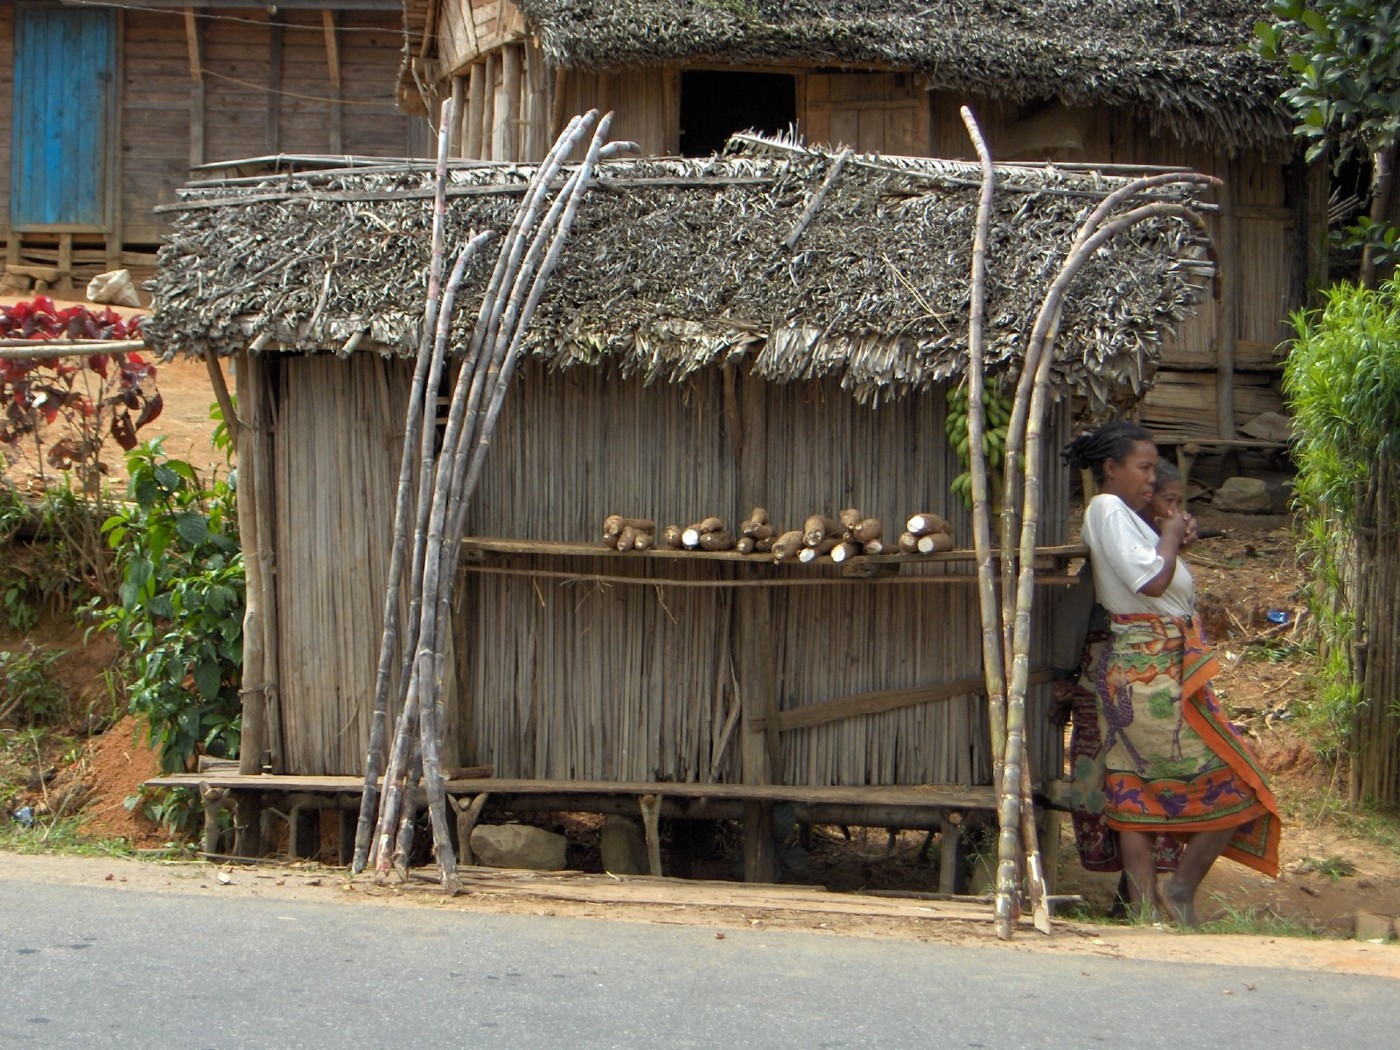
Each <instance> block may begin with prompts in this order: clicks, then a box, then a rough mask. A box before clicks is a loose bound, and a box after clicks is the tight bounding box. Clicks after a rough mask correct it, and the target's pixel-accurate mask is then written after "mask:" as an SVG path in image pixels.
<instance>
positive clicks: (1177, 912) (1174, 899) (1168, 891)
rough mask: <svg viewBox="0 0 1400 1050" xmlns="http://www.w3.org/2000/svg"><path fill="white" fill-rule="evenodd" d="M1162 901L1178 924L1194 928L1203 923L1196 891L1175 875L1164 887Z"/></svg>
mask: <svg viewBox="0 0 1400 1050" xmlns="http://www.w3.org/2000/svg"><path fill="white" fill-rule="evenodd" d="M1162 903H1163V904H1165V905H1166V908H1167V911H1168V912H1169V913H1170V915H1171V918H1172V919H1173V920H1175V922H1176V923H1177V925H1179V926H1186V927H1188V928H1194V927H1196V926H1199V925H1200V924H1201V920H1200V917H1199V916H1198V915H1197V914H1196V891H1195V890H1194V889H1192V888H1191V887H1189V886H1184V885H1182V884H1181V883H1180V882H1179V881H1178V880H1177V879H1176V877H1175V876H1173V877H1172V878H1170V879H1168V880H1167V884H1166V885H1165V886H1163V887H1162Z"/></svg>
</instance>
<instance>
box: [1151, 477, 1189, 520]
mask: <svg viewBox="0 0 1400 1050" xmlns="http://www.w3.org/2000/svg"><path fill="white" fill-rule="evenodd" d="M1182 496H1183V490H1182V486H1181V480H1180V479H1179V478H1177V479H1173V480H1172V481H1159V482H1158V483H1157V485H1156V486H1155V487H1154V488H1153V490H1152V502H1151V503H1149V504H1148V505H1147V512H1148V514H1150V515H1151V517H1152V520H1154V521H1161V520H1162V519H1163V518H1170V517H1171V516H1172V515H1173V514H1175V513H1176V512H1177V511H1179V510H1180V509H1181V502H1182Z"/></svg>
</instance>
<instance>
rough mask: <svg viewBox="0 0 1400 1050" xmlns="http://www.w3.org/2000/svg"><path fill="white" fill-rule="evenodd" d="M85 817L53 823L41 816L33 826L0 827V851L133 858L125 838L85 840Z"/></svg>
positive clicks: (17, 823)
mask: <svg viewBox="0 0 1400 1050" xmlns="http://www.w3.org/2000/svg"><path fill="white" fill-rule="evenodd" d="M81 823H82V817H80V816H71V817H61V818H59V819H58V820H52V819H50V818H47V817H38V818H36V819H35V821H34V823H33V824H32V825H31V826H30V827H25V826H24V825H23V824H20V823H19V822H18V821H11V822H9V823H7V824H5V825H4V826H2V827H0V850H7V851H9V852H11V853H58V854H62V855H65V856H70V857H132V856H135V853H134V851H133V850H132V848H131V845H130V843H128V842H127V841H126V840H125V839H99V840H93V839H89V838H85V837H84V836H83V835H81V834H80V833H79V832H78V826H79V825H80V824H81Z"/></svg>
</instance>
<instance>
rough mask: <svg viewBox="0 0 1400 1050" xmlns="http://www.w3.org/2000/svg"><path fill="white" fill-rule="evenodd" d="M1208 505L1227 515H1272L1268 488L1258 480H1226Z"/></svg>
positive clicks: (1271, 500) (1272, 508)
mask: <svg viewBox="0 0 1400 1050" xmlns="http://www.w3.org/2000/svg"><path fill="white" fill-rule="evenodd" d="M1210 505H1211V506H1212V507H1214V508H1215V509H1216V510H1219V511H1224V512H1225V513H1227V514H1272V513H1273V512H1274V501H1273V497H1271V496H1270V495H1269V486H1268V485H1266V484H1265V483H1264V482H1262V481H1260V480H1259V479H1258V478H1226V479H1225V484H1223V485H1221V486H1220V487H1219V488H1218V489H1216V490H1215V497H1214V498H1213V499H1212V500H1211V501H1210Z"/></svg>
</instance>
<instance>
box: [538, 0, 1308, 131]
mask: <svg viewBox="0 0 1400 1050" xmlns="http://www.w3.org/2000/svg"><path fill="white" fill-rule="evenodd" d="M513 2H514V3H515V5H516V6H517V7H519V8H520V9H521V11H523V12H524V14H525V16H526V18H527V19H528V20H529V22H530V25H531V28H532V31H533V32H534V33H535V35H536V36H537V38H538V39H539V41H540V43H541V45H542V46H543V47H544V50H545V53H546V55H547V57H548V58H549V60H550V61H551V62H554V63H556V64H558V65H562V66H569V67H583V68H612V69H615V68H622V67H626V66H650V65H658V64H660V63H664V62H685V61H696V60H703V59H710V60H713V61H718V62H722V63H724V64H726V65H742V64H745V63H752V64H771V63H775V62H783V61H787V62H802V63H812V62H816V63H829V64H831V65H844V66H867V67H878V68H897V69H909V70H914V71H917V72H921V73H924V74H925V75H927V76H928V78H929V81H930V83H931V85H932V86H933V87H934V88H937V89H940V90H947V91H955V92H958V93H960V94H963V95H969V94H970V95H984V96H987V97H990V98H1010V99H1014V100H1016V101H1033V100H1038V99H1049V98H1058V99H1060V100H1061V101H1062V102H1064V103H1065V104H1066V105H1069V106H1096V105H1110V106H1122V107H1125V108H1127V109H1130V110H1132V111H1133V112H1135V113H1137V114H1138V115H1140V116H1142V117H1144V118H1146V119H1147V120H1149V121H1150V122H1151V123H1152V126H1153V127H1154V129H1156V130H1167V131H1170V132H1172V133H1173V134H1174V135H1175V136H1176V137H1177V138H1179V139H1181V140H1183V141H1187V142H1198V141H1204V142H1208V143H1211V144H1214V145H1220V146H1225V147H1227V148H1234V149H1238V148H1244V149H1253V148H1259V147H1270V148H1274V149H1279V148H1286V146H1287V143H1288V142H1289V138H1290V134H1291V127H1292V121H1291V120H1290V118H1289V116H1288V114H1287V113H1286V112H1285V111H1284V109H1283V108H1282V107H1281V106H1280V105H1279V103H1278V96H1279V93H1280V92H1281V91H1282V90H1283V88H1284V86H1285V85H1284V82H1283V80H1282V79H1281V70H1280V69H1279V68H1278V67H1277V66H1276V65H1272V64H1270V63H1268V62H1265V61H1264V60H1263V59H1261V58H1259V57H1258V56H1257V55H1255V54H1253V53H1252V52H1251V51H1250V50H1249V47H1248V44H1249V41H1250V39H1251V37H1252V32H1253V30H1252V27H1253V24H1254V22H1255V21H1256V20H1258V19H1261V18H1266V17H1268V13H1267V12H1268V5H1267V3H1265V2H1264V0H1017V2H1010V0H990V2H988V0H978V2H975V3H972V2H968V0H513Z"/></svg>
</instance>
